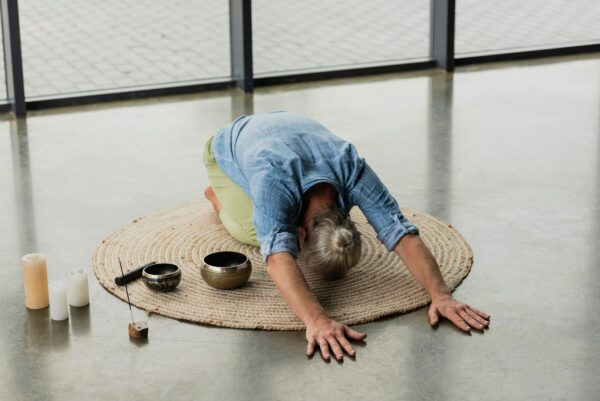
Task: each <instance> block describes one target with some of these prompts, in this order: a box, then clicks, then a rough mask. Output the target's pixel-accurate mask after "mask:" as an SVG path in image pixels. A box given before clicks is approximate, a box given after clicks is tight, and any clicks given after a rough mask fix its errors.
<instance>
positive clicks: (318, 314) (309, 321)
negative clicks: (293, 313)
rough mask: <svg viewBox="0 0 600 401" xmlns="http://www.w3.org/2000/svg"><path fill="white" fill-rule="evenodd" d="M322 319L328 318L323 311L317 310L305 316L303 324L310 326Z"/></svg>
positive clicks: (321, 309)
mask: <svg viewBox="0 0 600 401" xmlns="http://www.w3.org/2000/svg"><path fill="white" fill-rule="evenodd" d="M323 319H329V316H327V313H326V312H325V309H323V308H317V309H316V310H315V311H313V312H311V313H308V314H307V316H306V318H305V319H304V324H305V325H307V326H311V325H314V324H315V323H317V322H318V321H319V320H323Z"/></svg>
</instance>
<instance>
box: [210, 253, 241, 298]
mask: <svg viewBox="0 0 600 401" xmlns="http://www.w3.org/2000/svg"><path fill="white" fill-rule="evenodd" d="M251 273H252V263H250V260H249V259H248V257H247V256H246V255H244V254H243V253H239V252H229V251H225V252H215V253H211V254H208V255H206V257H205V258H204V263H203V264H202V266H201V267H200V274H201V275H202V278H203V279H204V281H205V282H206V284H208V285H209V286H211V287H213V288H217V289H219V290H231V289H234V288H238V287H241V286H243V285H244V284H246V282H247V281H248V279H249V278H250V274H251Z"/></svg>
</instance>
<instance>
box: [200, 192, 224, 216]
mask: <svg viewBox="0 0 600 401" xmlns="http://www.w3.org/2000/svg"><path fill="white" fill-rule="evenodd" d="M204 196H205V197H206V199H208V200H209V201H210V203H212V206H213V209H215V212H216V213H217V214H219V212H220V211H221V202H219V198H217V194H215V191H214V190H213V189H212V187H210V186H209V187H206V189H205V190H204Z"/></svg>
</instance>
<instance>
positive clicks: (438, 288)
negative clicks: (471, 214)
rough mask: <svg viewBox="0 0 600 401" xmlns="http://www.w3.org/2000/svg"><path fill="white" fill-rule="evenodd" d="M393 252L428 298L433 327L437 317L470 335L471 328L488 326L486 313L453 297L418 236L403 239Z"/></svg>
mask: <svg viewBox="0 0 600 401" xmlns="http://www.w3.org/2000/svg"><path fill="white" fill-rule="evenodd" d="M394 252H396V254H397V255H398V256H400V258H401V259H402V261H403V262H404V264H405V265H406V267H407V268H408V270H409V271H410V273H411V274H412V275H413V276H414V277H415V279H416V280H417V281H418V282H419V283H420V284H421V285H422V286H423V287H424V288H425V289H426V290H427V292H428V293H429V295H430V296H431V306H430V307H429V322H430V323H431V325H432V326H435V325H436V324H437V323H438V321H439V316H440V315H441V316H444V317H446V318H448V319H449V320H450V321H452V323H454V324H455V325H456V326H457V327H459V328H460V329H461V330H464V331H466V332H469V331H470V330H471V327H473V328H476V329H479V330H483V329H484V328H485V327H487V326H488V325H489V318H490V316H489V315H488V314H487V313H484V312H481V311H480V310H477V309H475V308H473V307H471V306H469V305H466V304H463V303H461V302H459V301H457V300H455V299H454V298H453V297H452V295H451V294H450V291H449V290H448V287H447V286H446V284H445V283H444V279H443V278H442V274H441V273H440V268H439V266H438V264H437V262H436V261H435V259H434V257H433V255H432V254H431V252H429V249H427V246H425V244H424V243H423V241H421V238H420V237H419V236H418V235H405V236H404V237H402V238H401V239H400V241H399V242H398V244H397V245H396V247H395V248H394Z"/></svg>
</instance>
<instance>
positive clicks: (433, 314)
mask: <svg viewBox="0 0 600 401" xmlns="http://www.w3.org/2000/svg"><path fill="white" fill-rule="evenodd" d="M428 313H429V324H430V325H431V326H432V327H435V326H436V325H437V324H438V323H439V322H440V317H439V316H438V314H437V310H436V309H435V307H433V306H432V307H430V308H429V312H428Z"/></svg>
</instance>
